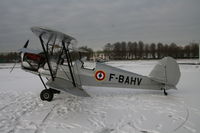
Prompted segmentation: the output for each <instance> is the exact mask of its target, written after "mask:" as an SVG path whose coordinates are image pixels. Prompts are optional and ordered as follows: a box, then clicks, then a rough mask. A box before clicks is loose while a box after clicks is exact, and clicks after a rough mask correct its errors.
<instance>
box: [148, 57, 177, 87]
mask: <svg viewBox="0 0 200 133" xmlns="http://www.w3.org/2000/svg"><path fill="white" fill-rule="evenodd" d="M180 75H181V74H180V69H179V66H178V64H177V62H176V60H175V59H173V58H172V57H165V58H163V59H162V60H160V61H159V62H158V64H157V65H156V66H155V67H154V68H153V70H152V71H151V73H150V74H149V77H150V78H151V79H152V80H154V81H157V82H160V83H163V84H165V85H168V86H172V87H175V86H176V84H177V83H178V81H179V79H180Z"/></svg>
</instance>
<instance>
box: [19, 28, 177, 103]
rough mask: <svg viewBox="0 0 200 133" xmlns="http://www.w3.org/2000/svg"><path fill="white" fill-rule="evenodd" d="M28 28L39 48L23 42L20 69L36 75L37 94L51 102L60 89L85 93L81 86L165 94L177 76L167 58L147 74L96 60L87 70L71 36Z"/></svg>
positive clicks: (170, 61) (86, 94)
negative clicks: (38, 88) (35, 38)
mask: <svg viewBox="0 0 200 133" xmlns="http://www.w3.org/2000/svg"><path fill="white" fill-rule="evenodd" d="M31 31H32V32H33V33H34V34H35V35H36V36H37V37H38V38H39V41H40V43H41V47H42V50H41V51H40V50H32V49H29V48H28V44H29V41H27V42H26V43H25V45H24V47H23V48H22V49H20V50H19V51H20V53H21V68H22V69H23V70H25V71H27V72H30V73H33V74H36V75H38V76H39V78H40V80H41V82H42V84H43V85H44V88H45V89H44V90H42V91H41V93H40V98H41V99H42V100H46V101H51V100H52V99H53V97H54V94H59V93H60V91H65V92H67V93H70V94H73V95H77V96H89V94H88V93H87V92H86V91H85V90H84V89H83V86H98V87H119V88H136V89H149V90H163V91H164V94H165V95H167V92H166V90H168V89H176V84H177V83H178V81H179V78H180V70H179V66H178V64H177V63H176V61H175V60H174V59H173V58H171V57H165V58H163V59H162V60H160V61H159V62H158V64H157V65H156V66H155V67H154V69H153V70H152V71H151V73H150V74H149V76H142V75H139V74H136V73H133V72H129V71H125V70H122V69H119V68H116V67H112V66H110V65H107V64H105V63H99V62H96V66H95V67H94V68H90V69H89V68H86V67H85V66H84V60H83V58H82V57H81V52H83V51H80V50H78V49H77V48H76V45H77V40H76V39H75V38H74V37H71V36H69V35H66V34H64V33H62V32H59V31H55V30H52V29H49V28H43V27H32V28H31ZM75 57H78V58H75ZM42 77H45V78H46V79H47V82H46V83H45V81H44V79H43V78H42Z"/></svg>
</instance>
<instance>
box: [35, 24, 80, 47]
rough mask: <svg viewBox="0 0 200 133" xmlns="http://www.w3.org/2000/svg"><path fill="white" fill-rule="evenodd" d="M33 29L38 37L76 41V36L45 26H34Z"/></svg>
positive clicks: (49, 39)
mask: <svg viewBox="0 0 200 133" xmlns="http://www.w3.org/2000/svg"><path fill="white" fill-rule="evenodd" d="M31 31H32V32H33V33H34V34H35V35H36V36H38V37H40V36H41V37H42V38H43V39H47V40H48V41H54V40H56V39H57V40H59V41H64V42H66V43H68V42H71V41H75V42H76V39H75V38H74V37H71V36H69V35H66V34H64V33H62V32H59V31H56V30H52V29H49V28H44V27H32V28H31Z"/></svg>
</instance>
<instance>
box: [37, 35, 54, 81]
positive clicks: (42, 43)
mask: <svg viewBox="0 0 200 133" xmlns="http://www.w3.org/2000/svg"><path fill="white" fill-rule="evenodd" d="M42 35H43V34H40V36H39V38H40V43H41V45H42V49H43V51H44V54H45V57H46V60H47V64H48V67H49V71H50V74H51V78H52V80H53V81H54V76H53V72H52V69H51V65H50V63H49V57H48V53H47V51H46V50H45V47H44V41H43V40H42Z"/></svg>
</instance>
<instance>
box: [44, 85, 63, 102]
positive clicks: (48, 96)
mask: <svg viewBox="0 0 200 133" xmlns="http://www.w3.org/2000/svg"><path fill="white" fill-rule="evenodd" d="M59 93H60V91H58V90H55V89H51V88H49V89H44V90H43V91H42V92H41V93H40V98H41V100H43V101H48V102H50V101H52V99H53V96H54V94H59Z"/></svg>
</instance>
